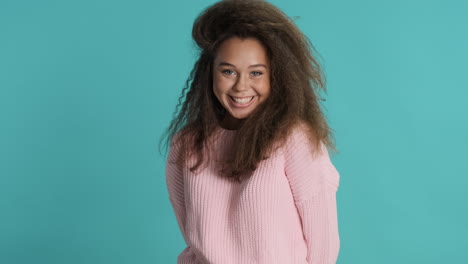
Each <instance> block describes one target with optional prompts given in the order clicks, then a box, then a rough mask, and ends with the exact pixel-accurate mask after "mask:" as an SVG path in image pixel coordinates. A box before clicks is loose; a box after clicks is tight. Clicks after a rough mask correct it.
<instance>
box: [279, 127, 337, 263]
mask: <svg viewBox="0 0 468 264" xmlns="http://www.w3.org/2000/svg"><path fill="white" fill-rule="evenodd" d="M320 146H321V149H322V152H321V153H320V154H319V155H315V156H312V153H311V150H310V143H309V142H308V139H307V138H306V136H305V134H304V132H303V130H301V129H298V130H295V131H294V132H293V133H292V136H291V140H290V141H289V142H288V145H287V146H286V153H285V174H286V176H287V177H288V180H289V183H290V186H291V191H292V193H293V196H294V201H295V204H296V207H297V210H298V213H299V215H300V217H301V223H302V230H303V234H304V239H305V241H306V243H307V249H308V252H307V261H308V263H310V264H335V263H336V261H337V259H338V254H339V250H340V237H339V232H338V217H337V203H336V192H337V190H338V186H339V180H340V175H339V173H338V171H337V170H336V169H335V167H334V166H333V164H332V163H331V161H330V158H329V155H328V151H327V149H326V147H325V145H324V144H323V143H321V145H320Z"/></svg>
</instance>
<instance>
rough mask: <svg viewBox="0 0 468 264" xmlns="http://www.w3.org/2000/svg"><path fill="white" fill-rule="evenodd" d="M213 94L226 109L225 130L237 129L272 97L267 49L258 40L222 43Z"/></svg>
mask: <svg viewBox="0 0 468 264" xmlns="http://www.w3.org/2000/svg"><path fill="white" fill-rule="evenodd" d="M213 92H214V94H215V95H216V97H217V98H218V100H219V102H220V103H221V104H222V105H223V107H224V108H225V109H226V116H225V119H224V120H223V124H224V126H225V127H228V128H229V129H237V128H238V126H239V124H240V122H241V121H242V119H244V118H246V117H248V116H249V115H250V113H252V112H253V111H254V109H255V108H256V107H258V105H259V104H261V103H262V102H263V101H265V99H266V98H267V97H268V95H269V94H270V64H269V59H268V55H267V52H266V49H265V48H264V47H263V45H262V44H261V42H260V41H258V40H257V39H255V38H246V39H240V38H238V37H232V38H229V39H227V40H225V41H224V42H223V43H221V45H220V47H219V49H218V52H217V54H216V56H215V59H214V63H213Z"/></svg>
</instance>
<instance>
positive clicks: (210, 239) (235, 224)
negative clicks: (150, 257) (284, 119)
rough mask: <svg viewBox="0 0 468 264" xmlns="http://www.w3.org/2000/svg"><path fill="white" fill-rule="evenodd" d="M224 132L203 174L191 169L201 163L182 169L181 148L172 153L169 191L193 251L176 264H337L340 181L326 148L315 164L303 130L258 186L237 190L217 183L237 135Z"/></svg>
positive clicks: (258, 174)
mask: <svg viewBox="0 0 468 264" xmlns="http://www.w3.org/2000/svg"><path fill="white" fill-rule="evenodd" d="M218 128H219V129H218V130H217V131H216V133H215V135H216V137H215V140H214V145H213V149H211V153H213V154H211V155H212V156H211V159H210V161H209V163H208V166H206V167H205V168H204V169H203V170H201V171H200V173H199V174H195V173H192V172H190V170H189V168H188V167H189V166H191V165H193V164H194V161H195V160H194V159H190V160H189V161H188V163H187V164H186V165H185V166H183V167H179V166H176V165H175V163H174V160H175V159H176V157H177V155H178V153H179V150H180V149H181V148H182V147H183V146H180V144H177V141H176V140H174V141H173V142H172V143H171V146H170V150H169V156H168V160H167V163H166V183H167V188H168V193H169V200H170V202H171V204H172V207H173V210H174V213H175V216H176V219H177V222H178V225H179V228H180V231H181V233H182V236H183V238H184V240H185V242H186V244H187V247H186V248H185V249H184V250H182V252H181V253H180V254H179V256H178V258H177V263H178V264H196V263H197V264H198V263H212V264H251V263H259V264H276V263H277V264H289V263H291V264H296V263H297V264H306V263H308V264H332V263H336V260H337V258H338V253H339V249H340V238H339V232H338V219H337V207H336V192H337V190H338V186H339V179H340V176H339V173H338V171H337V170H336V169H335V167H334V166H333V164H332V163H331V161H330V158H329V155H328V152H327V149H326V147H325V145H323V143H322V144H321V148H322V151H323V153H322V154H321V155H319V156H312V153H311V152H310V149H309V146H310V145H309V143H308V141H307V139H306V137H305V134H304V132H303V130H302V129H299V127H298V128H297V129H295V130H294V131H293V133H292V134H291V136H290V138H289V139H288V141H287V144H285V145H284V146H283V147H282V148H281V149H278V150H277V151H276V152H275V153H274V155H272V156H270V158H269V159H267V160H263V161H261V162H260V163H259V165H258V167H257V169H256V171H255V173H254V174H253V176H252V177H251V178H249V179H248V180H244V181H242V182H241V183H237V182H232V181H229V180H227V179H225V178H223V177H220V176H219V175H217V168H218V164H219V163H217V162H216V160H219V159H223V158H224V157H225V155H226V154H227V151H228V150H229V148H230V147H232V144H235V142H233V139H234V136H235V133H237V131H235V130H226V129H224V128H221V127H218ZM175 138H176V137H175Z"/></svg>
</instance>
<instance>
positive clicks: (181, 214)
mask: <svg viewBox="0 0 468 264" xmlns="http://www.w3.org/2000/svg"><path fill="white" fill-rule="evenodd" d="M174 139H176V137H174ZM174 142H175V143H174ZM179 153H180V144H177V142H176V140H173V141H172V142H171V145H170V147H169V155H168V158H167V162H166V186H167V191H168V195H169V200H170V202H171V205H172V209H173V211H174V214H175V216H176V219H177V223H178V225H179V228H180V231H181V233H182V236H183V238H184V240H185V242H187V239H186V232H185V221H186V213H185V212H186V211H185V195H184V179H183V174H182V168H181V167H180V166H179V165H177V163H176V160H177V158H178V156H179Z"/></svg>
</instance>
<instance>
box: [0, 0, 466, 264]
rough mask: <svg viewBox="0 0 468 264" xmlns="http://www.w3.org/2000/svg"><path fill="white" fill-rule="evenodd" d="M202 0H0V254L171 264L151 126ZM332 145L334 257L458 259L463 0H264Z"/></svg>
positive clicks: (163, 119) (58, 263)
mask: <svg viewBox="0 0 468 264" xmlns="http://www.w3.org/2000/svg"><path fill="white" fill-rule="evenodd" d="M212 3H214V1H208V0H204V1H201V0H198V1H189V0H185V1H141V0H134V1H122V0H114V1H110V0H93V1H89V0H82V1H51V0H44V1H31V0H19V1H13V0H0V263H4V264H29V263H41V264H42V263H44V264H63V263H67V264H97V263H112V264H134V263H140V264H143V263H146V264H150V263H151V264H154V263H176V258H177V255H178V254H179V253H180V252H181V251H182V250H183V249H184V248H185V243H184V241H183V238H182V236H181V234H180V231H179V229H178V226H177V222H176V219H175V216H174V214H173V212H172V208H171V205H170V202H169V199H168V194H167V190H166V186H165V178H164V168H165V158H166V157H165V153H162V154H161V153H160V152H159V150H158V143H159V138H160V136H161V134H162V132H163V131H164V129H165V128H166V127H167V126H168V125H169V122H170V120H171V118H172V114H173V111H174V109H175V106H176V104H177V99H178V97H179V95H180V92H181V90H182V88H183V86H184V84H185V80H186V78H187V77H188V75H189V72H190V70H191V68H192V66H193V63H194V61H195V58H196V55H197V54H196V53H195V49H194V46H193V43H192V40H191V27H192V23H193V20H194V19H195V17H196V16H197V15H198V13H199V12H200V11H202V10H203V9H204V8H205V7H207V6H208V5H210V4H212ZM271 3H273V4H275V5H277V6H278V7H280V8H281V9H282V10H283V11H284V12H285V13H286V14H288V15H289V16H290V17H296V18H295V22H296V23H297V25H298V26H299V27H300V29H301V30H303V32H304V33H306V35H307V36H308V37H309V39H310V40H311V41H312V43H313V44H314V45H315V47H316V49H317V51H318V53H319V54H320V58H319V60H320V62H321V63H322V65H323V68H324V71H325V75H326V78H327V83H326V85H327V89H328V93H327V94H325V95H324V96H325V98H326V99H327V100H326V101H325V102H324V106H326V107H325V113H326V115H327V117H328V120H329V122H330V125H331V127H332V128H333V129H334V131H335V137H336V144H337V147H338V149H339V150H340V153H339V154H337V155H334V156H332V160H333V163H334V164H335V166H336V168H337V169H338V171H339V172H340V175H341V182H340V188H339V190H338V193H337V202H338V218H339V230H340V237H341V249H340V255H339V259H338V263H339V264H375V263H378V264H394V263H399V264H414V263H424V264H429V263H431V264H438V263H464V262H466V260H467V259H468V253H467V251H466V249H467V248H468V242H467V240H466V237H468V225H467V224H466V223H468V205H467V204H468V203H467V202H468V199H467V191H466V190H467V187H468V177H467V176H468V165H467V164H468V162H467V161H468V155H467V154H466V153H467V149H468V106H467V105H468V104H467V103H466V101H467V99H468V79H467V78H466V75H467V74H466V71H467V66H466V63H467V61H468V49H467V47H468V30H466V25H468V2H467V1H463V0H458V1H457V0H444V1H442V0H424V1H423V0H395V1H383V0H379V1H364V0H356V1H345V0H341V1H315V0H314V1H306V0H291V1H279V0H275V1H271Z"/></svg>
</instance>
